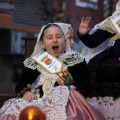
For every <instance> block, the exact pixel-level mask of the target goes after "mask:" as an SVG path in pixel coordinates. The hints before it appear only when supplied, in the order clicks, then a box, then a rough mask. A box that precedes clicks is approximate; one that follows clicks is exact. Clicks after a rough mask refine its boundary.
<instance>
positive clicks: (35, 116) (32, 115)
mask: <svg viewBox="0 0 120 120" xmlns="http://www.w3.org/2000/svg"><path fill="white" fill-rule="evenodd" d="M19 120H46V116H45V114H44V112H43V111H42V110H40V109H39V108H38V107H35V106H29V107H26V108H25V109H23V110H22V111H21V113H20V115H19Z"/></svg>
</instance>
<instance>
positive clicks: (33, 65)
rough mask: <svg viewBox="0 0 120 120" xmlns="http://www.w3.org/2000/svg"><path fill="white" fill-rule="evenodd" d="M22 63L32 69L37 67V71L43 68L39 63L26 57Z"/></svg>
mask: <svg viewBox="0 0 120 120" xmlns="http://www.w3.org/2000/svg"><path fill="white" fill-rule="evenodd" d="M23 63H24V66H25V67H27V68H30V69H32V70H35V69H37V70H38V71H39V72H41V71H42V69H43V68H42V67H41V66H40V65H38V64H36V63H35V61H34V60H32V59H31V58H27V59H26V60H25V61H24V62H23Z"/></svg>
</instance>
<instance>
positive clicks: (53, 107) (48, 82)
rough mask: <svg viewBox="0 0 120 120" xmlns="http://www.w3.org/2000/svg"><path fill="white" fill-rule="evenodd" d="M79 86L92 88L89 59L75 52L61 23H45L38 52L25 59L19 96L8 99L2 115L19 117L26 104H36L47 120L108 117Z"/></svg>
mask: <svg viewBox="0 0 120 120" xmlns="http://www.w3.org/2000/svg"><path fill="white" fill-rule="evenodd" d="M73 84H74V86H71V85H73ZM75 87H76V90H79V91H80V93H81V94H83V95H84V96H87V95H88V94H89V91H90V90H91V88H92V82H91V79H90V76H89V72H88V69H87V66H86V63H85V61H84V59H83V58H82V57H81V56H80V54H79V53H76V52H71V50H70V47H69V44H68V43H67V41H66V39H65V36H64V34H63V31H62V29H61V28H60V27H59V26H58V25H56V24H48V25H45V26H43V27H42V29H41V31H40V34H39V36H38V39H37V42H36V45H35V48H34V52H33V53H32V55H31V57H30V58H27V59H26V60H25V61H24V67H23V73H22V76H21V80H20V82H19V83H18V84H17V86H16V93H17V95H18V96H17V98H13V99H10V100H8V101H6V103H5V104H4V105H3V107H2V108H1V109H0V119H1V120H17V119H18V116H19V114H20V112H21V110H23V108H25V107H27V106H31V105H34V106H37V107H39V108H40V109H41V110H42V111H43V112H44V113H45V114H46V119H47V120H80V119H81V120H104V117H103V116H102V114H101V113H100V112H99V111H98V110H97V109H96V108H95V107H94V106H92V105H91V104H87V103H86V101H85V99H84V97H83V96H82V95H81V94H80V93H78V92H77V91H76V90H75Z"/></svg>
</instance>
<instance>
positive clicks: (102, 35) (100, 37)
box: [77, 29, 114, 48]
mask: <svg viewBox="0 0 120 120" xmlns="http://www.w3.org/2000/svg"><path fill="white" fill-rule="evenodd" d="M77 35H78V38H79V39H80V40H81V41H82V42H83V43H84V44H85V45H86V46H87V47H89V48H95V47H97V46H98V45H100V44H101V43H102V42H104V41H105V40H107V39H108V38H110V37H112V36H114V34H112V33H110V32H108V31H105V30H100V29H98V30H96V31H95V32H94V33H93V34H91V35H90V34H85V35H80V33H79V32H78V31H77Z"/></svg>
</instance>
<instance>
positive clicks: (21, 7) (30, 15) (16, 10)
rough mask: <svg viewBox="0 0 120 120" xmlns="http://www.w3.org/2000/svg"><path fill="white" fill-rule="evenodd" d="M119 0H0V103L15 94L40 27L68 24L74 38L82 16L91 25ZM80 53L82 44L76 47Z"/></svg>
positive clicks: (107, 14) (103, 16) (105, 14)
mask: <svg viewBox="0 0 120 120" xmlns="http://www.w3.org/2000/svg"><path fill="white" fill-rule="evenodd" d="M117 2H118V0H0V104H1V103H2V102H3V100H6V99H8V98H11V97H13V96H15V91H14V88H15V85H16V83H17V82H18V80H19V77H20V74H21V68H22V64H23V61H24V59H25V58H26V57H29V56H30V54H31V53H32V51H33V47H34V44H35V41H36V38H37V35H38V33H39V31H40V29H41V26H42V25H44V24H47V23H49V22H65V23H70V24H71V25H72V27H73V29H74V40H75V42H76V44H77V43H78V42H79V40H78V37H77V34H76V31H77V29H78V26H79V23H80V21H81V18H82V17H87V16H91V17H92V20H91V24H90V27H91V28H92V27H94V25H95V24H97V23H99V22H101V21H102V20H104V19H105V18H107V17H109V16H110V15H111V14H112V13H113V12H114V11H115V6H116V3H117ZM77 49H78V51H79V52H80V50H81V47H79V46H78V48H77Z"/></svg>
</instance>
